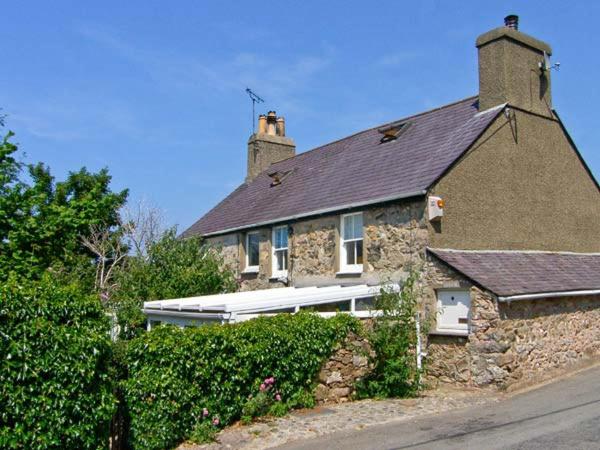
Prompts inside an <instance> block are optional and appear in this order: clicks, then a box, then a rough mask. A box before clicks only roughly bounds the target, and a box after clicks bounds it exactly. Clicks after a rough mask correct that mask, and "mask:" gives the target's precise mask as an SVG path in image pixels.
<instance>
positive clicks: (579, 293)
mask: <svg viewBox="0 0 600 450" xmlns="http://www.w3.org/2000/svg"><path fill="white" fill-rule="evenodd" d="M599 294H600V289H588V290H582V291H556V292H539V293H536V294H517V295H507V296H498V301H499V302H514V301H517V300H535V299H538V298H555V297H579V296H582V295H599Z"/></svg>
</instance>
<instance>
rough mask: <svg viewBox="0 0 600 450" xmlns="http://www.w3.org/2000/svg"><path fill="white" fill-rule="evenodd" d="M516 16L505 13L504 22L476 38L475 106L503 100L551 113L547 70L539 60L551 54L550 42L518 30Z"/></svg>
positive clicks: (528, 109) (485, 106)
mask: <svg viewBox="0 0 600 450" xmlns="http://www.w3.org/2000/svg"><path fill="white" fill-rule="evenodd" d="M518 28H519V17H518V16H516V15H510V16H506V18H505V19H504V26H501V27H498V28H495V29H493V30H491V31H488V32H487V33H484V34H482V35H481V36H479V37H478V38H477V41H476V46H477V50H478V53H479V109H480V110H481V111H485V110H486V109H489V108H493V107H495V106H498V105H501V104H503V103H508V104H509V105H512V106H516V107H519V108H522V109H525V110H527V111H531V112H534V113H536V114H542V115H545V116H548V117H552V116H553V113H552V93H551V89H550V71H549V70H547V71H542V70H540V63H543V62H544V61H545V60H546V58H548V57H549V56H550V55H551V54H552V49H551V48H550V46H549V45H548V44H547V43H545V42H543V41H540V40H538V39H535V38H533V37H531V36H529V35H527V34H525V33H522V32H521V31H518Z"/></svg>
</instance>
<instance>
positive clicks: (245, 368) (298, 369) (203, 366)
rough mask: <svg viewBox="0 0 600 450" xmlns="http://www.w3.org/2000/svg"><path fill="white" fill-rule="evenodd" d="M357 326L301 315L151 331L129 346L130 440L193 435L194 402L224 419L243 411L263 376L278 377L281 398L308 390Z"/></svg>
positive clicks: (161, 443)
mask: <svg viewBox="0 0 600 450" xmlns="http://www.w3.org/2000/svg"><path fill="white" fill-rule="evenodd" d="M359 326H360V324H359V322H358V320H357V319H354V318H352V317H350V316H346V315H339V316H336V317H334V318H331V319H323V318H321V317H319V316H316V315H314V314H309V313H299V314H295V315H289V314H280V315H277V316H274V317H260V318H257V319H254V320H251V321H247V322H242V323H239V324H234V325H222V326H221V325H216V326H203V327H198V328H185V329H179V328H175V327H170V326H160V327H157V328H155V329H153V330H152V331H151V332H149V333H146V334H144V335H142V336H141V337H139V338H136V339H134V340H133V341H131V342H130V344H129V349H128V356H127V358H128V367H129V378H128V380H126V381H125V382H124V394H125V400H126V403H127V407H128V409H129V415H130V417H131V426H130V436H129V442H130V444H131V445H132V446H133V447H134V448H149V449H159V448H166V447H169V446H173V445H175V444H176V443H177V442H178V441H180V440H181V439H183V438H185V437H190V434H191V433H192V430H194V428H195V427H196V428H197V427H199V426H200V425H198V419H197V417H198V411H197V409H195V408H199V407H202V408H207V409H208V410H209V411H210V413H211V416H212V415H214V416H215V417H218V418H219V419H220V425H227V424H228V423H231V422H232V421H234V420H236V419H238V418H240V417H241V415H242V410H243V408H244V406H245V405H246V404H247V401H248V398H249V396H250V395H251V394H255V393H256V392H259V391H260V385H261V383H263V382H264V380H265V378H268V377H274V379H275V380H277V392H279V393H280V395H281V397H282V398H283V399H291V398H293V397H294V396H296V398H298V397H299V396H300V394H299V393H300V392H303V391H305V390H306V389H310V388H311V386H312V382H313V380H314V378H315V377H316V375H317V373H318V371H319V369H320V367H321V365H322V363H323V361H324V359H326V358H327V357H329V356H330V354H331V353H332V351H333V348H334V346H335V345H336V344H337V343H339V342H341V341H342V340H343V339H344V338H345V336H346V335H347V334H348V332H349V331H351V330H352V331H358V328H359ZM194 411H196V412H195V413H194ZM273 412H274V413H279V412H280V411H273ZM194 416H195V417H196V418H195V417H194Z"/></svg>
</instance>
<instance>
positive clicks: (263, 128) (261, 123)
mask: <svg viewBox="0 0 600 450" xmlns="http://www.w3.org/2000/svg"><path fill="white" fill-rule="evenodd" d="M266 132H267V116H265V115H264V114H261V115H260V116H258V134H265V133H266Z"/></svg>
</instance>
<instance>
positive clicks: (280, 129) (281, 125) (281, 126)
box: [275, 117, 285, 136]
mask: <svg viewBox="0 0 600 450" xmlns="http://www.w3.org/2000/svg"><path fill="white" fill-rule="evenodd" d="M275 128H276V130H275V131H276V132H277V136H285V119H284V118H283V117H278V118H277V125H276V127H275Z"/></svg>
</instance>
